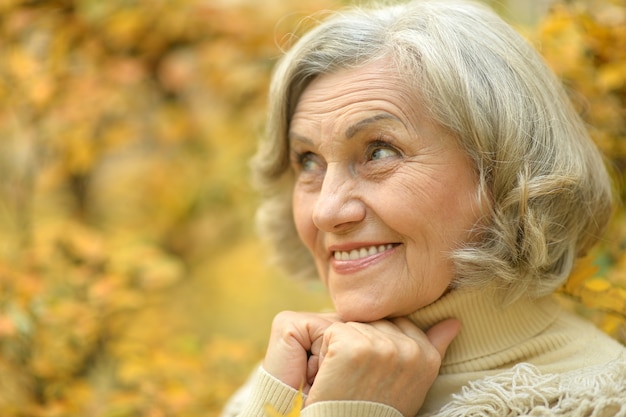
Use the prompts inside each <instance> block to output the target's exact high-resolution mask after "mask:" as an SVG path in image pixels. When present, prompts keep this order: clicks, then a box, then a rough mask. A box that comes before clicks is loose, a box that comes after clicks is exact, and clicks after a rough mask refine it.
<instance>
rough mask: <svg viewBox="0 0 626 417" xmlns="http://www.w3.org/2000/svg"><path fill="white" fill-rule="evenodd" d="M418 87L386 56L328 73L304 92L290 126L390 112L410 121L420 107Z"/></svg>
mask: <svg viewBox="0 0 626 417" xmlns="http://www.w3.org/2000/svg"><path fill="white" fill-rule="evenodd" d="M419 107H420V106H418V97H417V94H416V91H415V89H414V88H411V87H410V85H409V83H408V82H406V81H405V79H403V77H402V76H401V75H400V74H399V73H398V72H397V71H396V70H395V69H394V68H393V66H392V65H390V64H389V63H388V62H387V61H385V60H379V61H376V62H373V63H370V64H367V65H365V66H362V67H358V68H354V69H344V70H340V71H337V72H335V73H331V74H324V75H321V76H319V77H317V78H316V79H314V80H313V81H312V82H311V83H310V84H309V85H308V86H307V88H306V89H305V90H304V91H303V93H302V95H301V96H300V98H299V100H298V103H297V105H296V108H295V112H294V115H293V117H292V119H291V123H290V129H291V130H297V129H299V128H303V127H313V126H312V125H316V126H315V127H320V125H328V124H329V123H330V122H333V123H337V122H339V123H341V122H342V121H344V122H345V123H352V122H355V120H354V119H355V118H361V117H363V113H364V112H365V113H372V114H376V113H386V114H389V115H391V116H392V117H395V118H397V119H399V120H401V121H403V122H407V123H410V122H411V120H412V119H414V118H415V116H416V113H417V112H418V110H419Z"/></svg>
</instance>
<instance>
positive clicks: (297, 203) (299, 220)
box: [293, 190, 316, 250]
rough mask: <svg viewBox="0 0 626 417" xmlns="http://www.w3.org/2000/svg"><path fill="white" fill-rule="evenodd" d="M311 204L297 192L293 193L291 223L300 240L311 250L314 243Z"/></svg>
mask: <svg viewBox="0 0 626 417" xmlns="http://www.w3.org/2000/svg"><path fill="white" fill-rule="evenodd" d="M312 207H313V202H312V201H310V199H307V198H306V197H305V195H303V193H299V192H298V191H297V190H296V191H294V193H293V221H294V223H295V225H296V231H297V232H298V236H300V240H302V242H303V243H304V245H305V246H306V247H307V248H309V250H311V249H312V248H313V244H314V242H315V230H316V229H315V225H314V224H313V220H312V219H313V218H312Z"/></svg>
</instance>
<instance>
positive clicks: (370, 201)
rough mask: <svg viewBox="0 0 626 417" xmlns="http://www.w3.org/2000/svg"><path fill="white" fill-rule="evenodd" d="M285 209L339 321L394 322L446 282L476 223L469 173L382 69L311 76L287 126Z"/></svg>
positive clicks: (447, 140)
mask: <svg viewBox="0 0 626 417" xmlns="http://www.w3.org/2000/svg"><path fill="white" fill-rule="evenodd" d="M289 141H290V142H289V143H290V152H291V161H292V167H293V169H294V171H295V173H296V183H295V188H294V192H293V197H294V199H293V210H294V219H295V224H296V227H297V230H298V234H299V236H300V238H301V239H302V241H303V242H304V244H305V245H306V247H307V248H308V249H309V251H310V252H311V254H312V255H313V257H314V258H315V262H316V265H317V269H318V271H319V274H320V277H321V279H322V280H323V282H324V284H325V285H326V286H327V287H328V290H329V293H330V296H331V298H332V301H333V304H334V306H335V308H336V310H337V312H338V313H339V315H340V316H341V317H342V318H343V319H344V320H346V321H362V322H370V321H374V320H378V319H382V318H386V317H395V316H403V315H407V314H409V313H412V312H414V311H415V310H417V309H419V308H421V307H423V306H425V305H427V304H430V303H432V302H433V301H435V300H437V299H438V298H439V297H440V296H441V295H442V294H443V293H444V292H445V291H446V289H447V288H448V287H449V285H450V282H451V281H452V279H453V274H454V270H453V264H452V262H451V261H450V260H449V253H450V251H451V250H453V249H455V248H457V247H458V246H459V245H461V244H463V243H464V242H466V241H467V240H468V239H470V233H469V232H468V231H469V230H470V229H471V228H472V226H473V225H474V224H475V223H476V222H477V220H478V218H479V216H480V209H479V205H478V202H477V189H478V187H477V176H476V173H475V170H474V169H473V166H472V162H471V160H470V159H469V157H468V156H467V155H466V154H465V153H464V152H463V151H462V150H461V148H460V147H459V145H458V143H457V140H456V139H455V138H454V137H453V136H452V135H451V134H449V133H447V132H446V131H445V130H444V129H442V128H441V127H440V126H438V125H436V124H435V123H434V122H432V121H431V120H430V119H429V118H428V116H427V113H426V111H425V109H424V108H422V106H421V105H420V104H419V103H418V100H417V98H416V94H415V91H412V89H411V88H410V87H409V86H408V85H407V84H406V83H405V82H403V81H402V79H401V78H400V77H399V76H398V75H397V74H396V73H395V72H394V71H393V70H392V69H391V67H390V66H388V65H386V61H384V60H381V61H377V62H375V63H372V64H369V65H367V66H364V67H361V68H358V69H352V70H343V71H340V72H337V73H334V74H330V75H324V76H321V77H319V78H317V79H315V80H314V81H313V82H312V83H311V84H310V85H309V86H308V87H307V88H306V90H305V91H304V93H303V94H302V96H301V97H300V100H299V102H298V104H297V107H296V110H295V114H294V116H293V119H292V121H291V124H290V129H289Z"/></svg>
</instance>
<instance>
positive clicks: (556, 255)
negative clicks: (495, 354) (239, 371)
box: [252, 0, 612, 301]
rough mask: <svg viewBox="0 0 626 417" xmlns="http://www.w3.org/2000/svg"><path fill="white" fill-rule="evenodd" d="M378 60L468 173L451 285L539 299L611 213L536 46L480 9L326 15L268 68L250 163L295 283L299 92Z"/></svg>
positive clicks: (304, 266) (588, 148)
mask: <svg viewBox="0 0 626 417" xmlns="http://www.w3.org/2000/svg"><path fill="white" fill-rule="evenodd" d="M385 56H387V57H391V58H392V59H393V61H394V63H395V64H396V66H397V69H398V71H399V73H400V74H401V75H402V76H403V77H404V78H405V79H406V80H407V82H409V83H411V85H412V86H414V87H415V91H416V95H415V100H416V102H417V101H418V100H419V101H420V102H421V103H423V104H424V105H425V107H426V108H428V109H429V111H430V113H431V117H432V118H433V119H434V120H435V121H436V122H438V123H439V124H440V125H441V126H443V127H444V128H446V129H448V130H449V131H450V132H452V133H453V134H454V135H455V136H456V137H457V138H458V140H459V143H460V144H461V145H462V146H463V148H464V150H465V151H466V152H467V153H468V155H469V156H470V157H471V158H472V160H473V162H474V163H475V167H476V172H477V175H478V178H479V184H480V185H479V188H480V189H479V190H477V193H478V195H479V196H481V198H484V199H485V201H487V202H488V205H489V207H490V211H489V214H488V216H487V217H488V218H487V219H485V221H483V222H481V225H480V226H477V228H479V230H477V233H479V236H480V239H479V241H478V242H477V243H468V244H467V245H465V246H464V247H462V248H460V249H458V250H456V251H455V252H453V253H452V254H451V256H452V259H453V260H454V262H455V268H456V269H455V270H456V275H457V278H456V280H455V283H456V285H458V286H478V287H480V286H486V285H494V284H495V286H496V287H497V288H499V289H501V290H502V291H503V294H504V295H505V299H506V300H507V301H513V300H515V299H517V298H519V297H520V296H522V295H524V294H527V295H529V296H532V297H538V296H542V295H545V294H548V293H550V292H552V291H554V289H556V288H557V287H558V285H559V284H561V283H562V282H563V281H564V280H565V279H566V278H567V276H568V275H569V274H570V272H571V269H572V265H573V263H574V261H575V259H576V258H577V257H578V256H581V255H583V254H585V253H586V252H587V251H588V250H589V249H590V247H591V246H592V245H594V244H595V243H596V241H597V240H598V239H599V237H600V235H601V233H602V232H603V230H604V228H605V227H606V225H607V223H608V221H609V219H610V216H611V212H612V190H611V182H610V179H609V175H608V173H607V171H606V168H605V165H604V162H603V159H602V156H601V155H600V153H599V151H598V150H597V148H596V147H595V145H594V144H593V142H592V141H591V139H590V138H589V136H588V133H587V131H586V129H585V126H584V124H583V122H582V120H581V119H580V117H579V116H578V115H577V113H576V111H575V110H574V109H573V107H572V105H571V103H570V101H569V99H568V97H567V95H566V93H565V91H564V89H563V87H562V86H561V84H560V82H559V81H558V80H557V78H556V77H555V76H554V74H553V73H552V71H551V70H550V69H549V68H548V67H547V66H546V65H545V63H544V62H543V59H542V58H541V57H540V56H539V54H538V53H537V52H536V51H535V49H534V48H533V47H532V46H531V45H530V44H529V43H528V42H527V41H525V40H524V39H523V38H522V37H521V36H520V35H519V34H518V33H516V32H515V31H514V30H513V29H512V28H511V27H510V26H509V25H508V24H506V23H505V22H504V21H503V20H502V19H501V18H500V17H498V16H497V15H496V14H495V13H493V12H492V11H491V10H489V9H488V8H486V7H485V6H483V5H480V4H476V3H471V2H463V1H459V2H457V1H428V0H422V1H420V0H417V1H412V2H408V3H405V4H400V5H393V6H384V7H379V8H371V9H361V8H354V9H350V10H346V11H342V12H338V13H336V14H335V15H333V16H332V17H331V18H329V19H327V20H325V21H324V22H322V23H321V24H319V25H318V26H316V27H315V28H314V29H312V30H311V31H310V32H308V33H307V34H305V35H304V36H303V37H302V38H300V39H299V40H298V41H297V42H296V43H295V44H294V45H293V47H292V48H291V49H290V50H289V51H288V52H287V53H286V54H285V55H284V57H283V58H282V60H281V61H280V62H279V64H278V65H277V67H276V69H275V73H274V76H273V80H272V84H271V88H270V103H269V118H268V124H267V135H266V138H265V140H263V141H261V142H260V144H259V149H258V151H257V154H256V155H255V157H254V159H253V164H252V168H253V174H254V178H255V180H256V183H257V185H258V187H259V189H260V190H261V192H262V196H263V198H264V203H263V204H262V205H261V207H260V208H259V211H258V223H259V226H260V227H261V232H262V234H264V235H265V236H267V237H268V238H269V239H270V241H271V242H272V244H273V245H274V247H275V249H276V251H277V255H278V257H279V260H280V262H281V263H282V264H283V266H285V267H286V269H287V271H289V272H290V273H294V274H296V275H302V274H304V275H312V274H313V273H314V272H313V271H314V263H313V260H312V258H311V256H310V254H309V253H308V252H307V250H306V248H305V247H304V245H303V244H302V243H301V242H300V240H299V238H298V236H297V232H296V229H295V225H294V222H293V217H292V207H291V192H292V189H293V176H292V172H291V169H290V167H289V146H288V141H287V134H288V129H289V123H290V119H291V116H292V114H293V112H294V108H295V106H296V104H297V102H298V99H299V97H300V95H301V94H302V92H303V90H304V89H305V88H306V86H307V85H308V83H309V82H310V81H311V80H312V79H313V78H315V77H318V76H320V75H322V74H328V73H332V72H336V71H338V70H341V69H348V68H355V67H359V66H362V65H365V64H367V63H370V62H373V61H375V60H377V59H380V58H382V57H385Z"/></svg>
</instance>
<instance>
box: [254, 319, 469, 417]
mask: <svg viewBox="0 0 626 417" xmlns="http://www.w3.org/2000/svg"><path fill="white" fill-rule="evenodd" d="M459 330H460V323H459V322H458V321H457V320H455V319H449V320H444V321H442V322H440V323H438V324H436V325H435V326H433V327H432V328H430V329H429V330H428V331H427V332H426V333H424V332H422V331H421V330H420V329H418V328H417V327H416V326H415V325H414V324H413V323H412V322H411V321H409V320H408V319H406V318H396V319H390V320H379V321H376V322H373V323H354V322H349V323H343V322H341V321H340V320H339V317H338V316H336V315H333V314H314V313H294V312H283V313H280V314H278V315H277V316H276V318H275V319H274V322H273V324H272V332H271V335H270V343H269V347H268V349H267V353H266V356H265V359H264V362H263V367H264V369H265V370H266V371H267V372H269V373H270V374H271V375H273V376H274V377H276V378H278V379H280V380H281V381H283V382H284V383H286V384H287V385H289V386H291V387H293V388H295V389H300V388H302V390H303V391H304V392H305V393H308V398H307V401H306V404H305V405H310V404H313V403H316V402H320V401H331V400H362V401H372V402H378V403H384V404H387V405H390V406H392V407H394V408H396V409H397V410H399V411H400V412H401V413H402V414H403V415H405V416H414V415H415V414H417V412H418V411H419V409H420V408H421V406H422V404H423V402H424V398H425V397H426V393H427V392H428V390H429V389H430V387H431V385H432V384H433V382H434V381H435V378H436V377H437V375H438V373H439V367H440V365H441V359H442V358H443V356H444V354H445V352H446V350H447V348H448V346H449V345H450V343H451V342H452V340H453V339H454V337H456V335H457V334H458V332H459Z"/></svg>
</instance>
